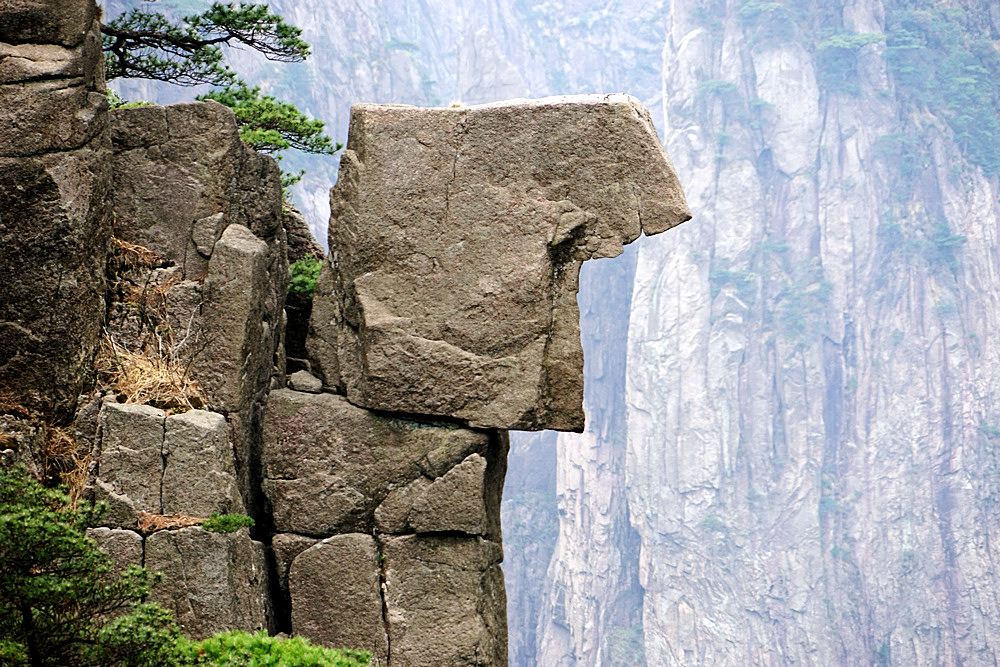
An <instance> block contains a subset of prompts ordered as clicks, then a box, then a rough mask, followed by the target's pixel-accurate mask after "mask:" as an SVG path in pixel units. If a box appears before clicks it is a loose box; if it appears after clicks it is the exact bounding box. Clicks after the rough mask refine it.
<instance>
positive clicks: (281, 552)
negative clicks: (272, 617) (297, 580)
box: [271, 533, 319, 608]
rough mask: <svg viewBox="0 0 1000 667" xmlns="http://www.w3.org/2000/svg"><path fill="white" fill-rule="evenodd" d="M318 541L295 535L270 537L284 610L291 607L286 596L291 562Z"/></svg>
mask: <svg viewBox="0 0 1000 667" xmlns="http://www.w3.org/2000/svg"><path fill="white" fill-rule="evenodd" d="M318 541H319V540H318V539H317V538H315V537H306V536H305V535H296V534H295V533H278V534H276V535H274V536H272V537H271V549H272V550H273V551H274V561H275V565H276V567H277V570H278V586H279V587H280V588H281V594H282V595H283V596H284V597H285V601H286V605H285V606H286V608H290V605H291V598H290V597H289V594H288V571H289V570H290V569H291V568H292V561H293V560H295V557H296V556H298V555H299V554H300V553H302V552H303V551H305V550H306V549H308V548H309V547H311V546H312V545H314V544H316V542H318Z"/></svg>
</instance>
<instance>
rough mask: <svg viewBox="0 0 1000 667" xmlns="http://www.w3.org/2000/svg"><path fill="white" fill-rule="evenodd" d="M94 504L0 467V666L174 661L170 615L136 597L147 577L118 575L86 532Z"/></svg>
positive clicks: (159, 665)
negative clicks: (86, 502) (74, 500)
mask: <svg viewBox="0 0 1000 667" xmlns="http://www.w3.org/2000/svg"><path fill="white" fill-rule="evenodd" d="M102 510H103V507H101V506H98V507H91V506H87V505H82V504H81V505H78V504H76V503H74V502H72V501H71V500H70V499H69V497H68V496H67V495H66V494H65V493H63V492H62V491H57V490H55V489H47V488H45V487H43V486H42V485H41V484H40V483H39V482H38V481H36V480H35V479H33V478H32V477H31V476H30V475H29V474H28V472H27V470H26V469H25V468H24V467H23V466H17V467H14V468H10V469H8V468H3V467H0V664H3V665H8V666H11V667H21V666H27V665H32V667H40V666H45V665H51V666H53V667H55V666H57V665H59V666H61V665H79V666H81V667H84V666H91V665H92V666H94V667H96V666H98V665H100V666H101V667H139V666H140V665H142V666H143V667H175V665H176V664H177V663H176V660H175V659H174V652H173V650H172V647H173V646H174V644H175V641H176V639H177V637H178V636H179V632H178V629H177V626H176V624H174V622H173V615H172V614H171V613H170V612H167V611H165V610H163V609H161V608H159V607H157V606H155V605H147V604H142V603H141V601H142V600H143V599H144V598H145V597H146V595H148V594H149V589H150V586H151V584H152V582H153V581H154V576H153V575H151V574H150V573H149V572H148V571H147V570H146V569H144V568H141V567H138V566H135V565H133V566H131V567H129V568H128V569H126V570H125V572H124V573H122V574H120V575H119V574H117V573H116V572H115V569H114V566H113V564H112V562H111V559H110V558H109V557H108V556H107V555H106V554H104V553H103V552H101V551H100V550H99V549H98V548H97V544H96V543H95V542H94V541H93V540H92V539H90V538H89V537H87V535H86V529H87V527H88V526H91V525H94V524H95V523H96V520H97V518H98V516H99V515H100V513H101V511H102Z"/></svg>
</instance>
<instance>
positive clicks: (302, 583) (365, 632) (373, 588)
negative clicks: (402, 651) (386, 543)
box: [288, 533, 389, 661]
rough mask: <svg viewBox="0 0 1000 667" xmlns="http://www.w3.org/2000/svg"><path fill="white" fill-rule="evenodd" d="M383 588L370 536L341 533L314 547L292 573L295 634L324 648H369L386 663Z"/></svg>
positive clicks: (297, 561)
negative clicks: (381, 587)
mask: <svg viewBox="0 0 1000 667" xmlns="http://www.w3.org/2000/svg"><path fill="white" fill-rule="evenodd" d="M380 586H381V584H380V578H379V554H378V550H377V549H376V545H375V539H374V538H373V537H372V536H371V535H362V534H360V533H350V534H346V535H336V536H334V537H330V538H327V539H325V540H323V541H322V542H319V543H317V544H315V545H314V546H311V547H309V548H308V549H306V550H305V551H303V552H302V553H300V554H299V555H298V556H296V557H295V560H294V561H292V566H291V570H290V572H289V574H288V588H289V591H290V593H291V601H292V632H293V633H294V634H296V635H300V636H302V637H305V638H307V639H309V640H310V641H312V642H314V643H317V644H322V645H323V646H330V647H334V648H338V647H347V648H358V649H367V650H369V651H371V652H372V654H373V655H374V656H375V657H376V658H377V659H379V660H383V661H384V660H385V659H386V657H387V653H388V649H389V646H388V639H387V636H386V631H385V623H384V621H383V619H382V595H381V590H380Z"/></svg>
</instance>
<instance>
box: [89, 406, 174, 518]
mask: <svg viewBox="0 0 1000 667" xmlns="http://www.w3.org/2000/svg"><path fill="white" fill-rule="evenodd" d="M165 420H166V413H165V412H164V411H163V410H160V409H159V408H154V407H151V406H149V405H130V404H125V403H115V402H114V400H107V401H105V403H104V406H103V407H102V409H101V415H100V418H99V421H100V429H101V455H100V458H99V460H98V466H97V477H98V479H99V480H100V481H101V482H103V483H104V484H106V485H107V487H108V489H109V490H110V491H112V492H113V493H114V494H117V495H120V496H125V497H126V498H127V499H128V501H129V502H130V503H131V505H132V506H133V507H134V508H135V509H136V510H139V511H142V512H150V513H153V514H159V513H160V512H161V510H162V504H161V500H160V485H161V484H162V483H163V430H164V421H165ZM102 499H103V498H99V500H102Z"/></svg>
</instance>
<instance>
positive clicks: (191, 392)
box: [97, 333, 205, 409]
mask: <svg viewBox="0 0 1000 667" xmlns="http://www.w3.org/2000/svg"><path fill="white" fill-rule="evenodd" d="M177 347H178V346H176V345H171V344H169V342H168V341H167V340H164V337H163V335H161V334H159V333H157V334H156V335H154V336H152V337H151V339H150V340H147V342H146V343H145V345H143V347H142V349H140V350H130V349H128V348H127V347H125V346H124V345H120V344H117V343H115V341H114V339H112V338H111V337H110V336H105V337H104V340H103V341H102V342H101V350H100V353H99V354H98V360H97V367H98V369H99V371H98V372H99V375H100V376H101V379H102V380H104V381H105V382H106V383H107V385H108V386H110V387H111V388H112V389H114V391H115V392H116V393H118V394H121V395H123V396H124V397H125V402H126V403H146V404H149V405H154V406H156V407H159V408H163V409H169V408H200V407H202V406H203V405H204V404H205V394H204V392H203V391H202V388H201V385H199V384H198V383H197V382H196V381H194V380H192V379H191V375H190V370H191V369H190V362H184V361H183V360H181V359H180V358H178V356H177V354H176V352H175V350H176V349H177Z"/></svg>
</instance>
